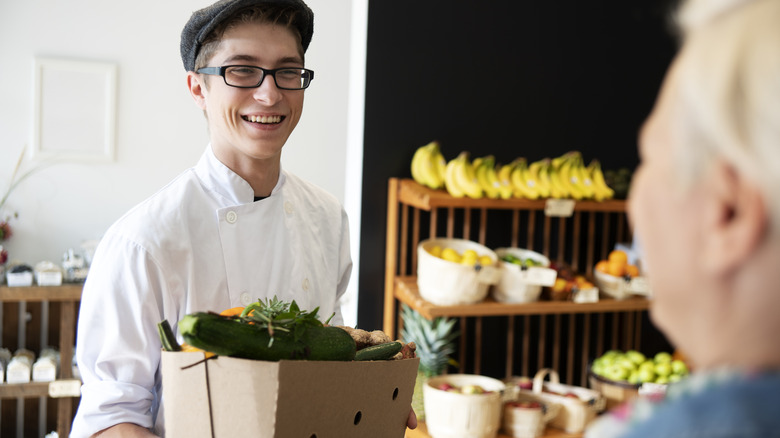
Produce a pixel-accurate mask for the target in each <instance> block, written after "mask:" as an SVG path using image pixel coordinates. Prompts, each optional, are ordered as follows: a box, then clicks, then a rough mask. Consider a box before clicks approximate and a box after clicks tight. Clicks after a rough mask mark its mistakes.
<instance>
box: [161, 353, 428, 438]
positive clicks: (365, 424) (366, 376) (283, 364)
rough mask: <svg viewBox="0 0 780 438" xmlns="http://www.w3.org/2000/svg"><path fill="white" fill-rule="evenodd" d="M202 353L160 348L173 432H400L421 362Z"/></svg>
mask: <svg viewBox="0 0 780 438" xmlns="http://www.w3.org/2000/svg"><path fill="white" fill-rule="evenodd" d="M203 359H204V355H203V353H183V352H175V353H174V352H163V353H162V373H163V403H164V413H165V414H164V415H165V429H166V435H167V436H170V437H192V438H195V437H217V438H228V437H230V438H238V437H269V438H271V437H273V438H282V437H284V438H289V437H301V438H328V437H339V438H348V437H355V438H358V437H359V438H365V437H376V438H383V437H388V438H402V437H403V436H404V433H405V431H406V419H407V417H408V416H409V410H410V409H411V403H412V393H413V392H414V382H415V379H416V377H417V366H418V364H419V359H406V360H395V361H376V362H322V361H280V362H266V361H256V360H247V359H236V358H231V357H218V358H212V359H209V360H203ZM193 364H194V365H193ZM191 365H192V366H191Z"/></svg>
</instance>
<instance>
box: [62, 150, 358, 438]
mask: <svg viewBox="0 0 780 438" xmlns="http://www.w3.org/2000/svg"><path fill="white" fill-rule="evenodd" d="M253 200H254V191H253V190H252V187H250V185H249V183H247V182H246V181H245V180H244V179H242V178H241V177H239V176H238V175H237V174H236V173H234V172H233V171H232V170H230V169H229V168H228V167H226V166H225V165H224V164H222V163H221V162H220V161H219V160H217V158H216V157H215V156H214V153H213V151H212V150H211V147H207V148H206V151H205V153H204V154H203V156H202V157H201V159H200V161H199V162H198V163H197V165H196V166H195V167H194V168H191V169H189V170H187V171H185V172H184V173H182V174H181V175H179V176H178V177H177V178H176V179H175V180H173V181H172V182H171V183H169V184H168V185H167V186H165V187H164V188H162V189H161V190H160V191H159V192H157V193H156V194H154V195H153V196H152V197H150V198H149V199H147V200H145V201H143V202H142V203H141V204H139V205H137V206H136V207H134V208H133V209H132V210H130V211H129V212H128V213H127V214H125V215H124V216H123V217H122V218H120V219H119V220H118V221H117V222H116V223H115V224H113V225H112V226H111V227H110V228H109V230H108V231H107V232H106V234H105V236H104V237H103V238H102V239H101V241H100V244H99V245H98V248H97V250H96V252H95V256H94V258H93V263H92V266H91V268H90V272H89V275H88V277H87V280H86V283H85V284H84V292H83V295H82V299H81V307H80V311H79V321H78V336H77V348H76V356H77V360H78V366H79V371H80V373H81V376H82V379H83V381H84V384H83V386H82V397H81V403H80V405H79V409H78V412H77V413H76V417H75V419H74V421H73V428H72V432H71V437H86V436H90V435H91V434H93V433H95V432H98V431H100V430H102V429H105V428H106V427H109V426H111V425H114V424H116V423H119V422H131V423H135V424H138V425H141V426H144V427H148V428H153V430H154V431H155V432H156V433H157V434H159V435H161V436H162V435H164V419H163V414H162V409H160V406H161V403H160V398H161V395H162V389H161V379H162V377H161V374H160V373H161V371H160V351H161V342H160V338H159V334H158V331H157V324H158V323H159V322H160V321H162V320H164V319H167V320H168V322H169V323H170V324H171V326H172V328H173V330H174V333H177V336H178V337H179V340H181V336H179V335H178V327H177V324H176V322H177V321H179V320H180V319H181V318H182V317H183V316H184V315H185V314H188V313H191V312H196V311H216V312H219V311H222V310H224V309H227V308H230V307H235V306H246V305H247V304H249V303H251V302H255V301H257V300H258V299H261V298H262V299H265V298H271V297H273V296H277V297H278V298H279V299H281V300H284V301H292V300H293V299H294V300H295V301H296V302H297V303H298V305H299V306H300V308H301V309H303V310H313V309H314V308H315V307H318V306H319V316H320V319H322V320H325V319H327V318H328V317H330V316H331V315H332V314H333V313H334V312H335V316H334V317H333V319H332V320H331V324H334V325H335V324H340V323H341V322H342V317H341V311H340V299H341V297H342V295H343V294H344V292H345V291H346V288H347V283H348V281H349V276H350V273H351V271H352V261H351V258H350V254H349V229H348V222H347V216H346V212H345V211H344V209H343V207H342V206H341V205H340V203H339V202H338V200H337V199H336V198H335V197H334V196H332V195H330V194H329V193H327V192H325V191H324V190H322V189H320V188H318V187H316V186H314V185H312V184H311V183H308V182H306V181H304V180H302V179H300V178H298V177H296V176H294V175H292V174H290V173H288V172H285V171H281V172H280V176H279V181H278V182H277V184H276V186H275V187H274V189H273V191H272V192H271V195H270V196H269V197H268V198H266V199H263V200H261V201H258V202H253Z"/></svg>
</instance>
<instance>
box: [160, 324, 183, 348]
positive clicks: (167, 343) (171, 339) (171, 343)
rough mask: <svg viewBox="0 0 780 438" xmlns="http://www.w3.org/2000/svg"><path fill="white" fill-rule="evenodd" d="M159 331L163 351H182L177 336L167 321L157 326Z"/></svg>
mask: <svg viewBox="0 0 780 438" xmlns="http://www.w3.org/2000/svg"><path fill="white" fill-rule="evenodd" d="M157 331H158V332H159V333H160V342H161V343H162V347H163V350H165V351H181V345H179V342H178V341H176V336H174V335H173V330H172V329H171V324H170V323H169V322H168V320H167V319H163V320H162V321H161V322H159V323H158V324H157Z"/></svg>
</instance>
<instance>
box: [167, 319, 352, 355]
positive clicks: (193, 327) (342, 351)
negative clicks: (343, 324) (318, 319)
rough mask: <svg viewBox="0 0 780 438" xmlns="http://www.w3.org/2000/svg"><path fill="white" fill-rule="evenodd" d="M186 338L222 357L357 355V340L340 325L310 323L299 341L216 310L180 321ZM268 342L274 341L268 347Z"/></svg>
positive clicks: (291, 335)
mask: <svg viewBox="0 0 780 438" xmlns="http://www.w3.org/2000/svg"><path fill="white" fill-rule="evenodd" d="M179 330H180V331H181V334H182V336H183V337H184V340H185V341H186V342H187V343H188V344H190V345H192V346H193V347H197V348H200V349H202V350H205V351H209V352H212V353H214V354H217V355H220V356H231V357H238V358H244V359H256V360H267V361H278V360H334V361H350V360H353V359H354V358H355V341H354V340H353V339H352V337H351V336H349V334H348V333H347V332H345V331H344V330H342V329H340V328H338V327H322V326H314V325H311V326H307V327H305V328H304V330H303V331H302V333H301V334H300V336H299V338H298V339H297V340H296V339H294V336H293V334H292V333H289V332H284V331H281V330H276V331H274V336H273V343H271V335H270V334H269V333H268V330H267V329H265V328H261V327H259V326H257V325H255V324H248V323H246V322H243V321H240V320H237V319H236V318H232V317H225V316H221V315H218V314H216V313H205V312H198V313H192V314H189V315H185V316H184V318H182V320H181V321H179ZM269 344H271V345H270V346H269Z"/></svg>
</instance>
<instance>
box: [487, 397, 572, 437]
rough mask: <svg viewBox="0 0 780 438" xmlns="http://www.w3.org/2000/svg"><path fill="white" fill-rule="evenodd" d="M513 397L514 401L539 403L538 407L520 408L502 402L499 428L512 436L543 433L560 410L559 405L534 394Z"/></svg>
mask: <svg viewBox="0 0 780 438" xmlns="http://www.w3.org/2000/svg"><path fill="white" fill-rule="evenodd" d="M513 398H514V399H515V400H514V401H536V402H539V403H540V404H541V407H539V408H521V407H515V406H513V405H512V404H510V403H505V404H504V416H503V419H502V421H501V429H502V430H503V431H504V433H505V434H507V435H511V436H513V437H514V438H536V437H540V436H542V435H544V429H545V428H546V427H547V423H549V422H550V420H552V419H553V418H555V417H556V416H557V415H558V413H559V412H560V410H561V405H559V404H557V403H551V402H549V401H545V400H544V399H542V398H541V397H538V396H536V395H534V394H516V395H515V396H514V397H513Z"/></svg>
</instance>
